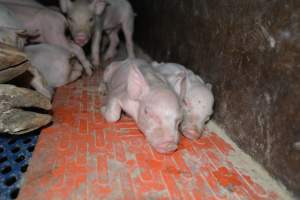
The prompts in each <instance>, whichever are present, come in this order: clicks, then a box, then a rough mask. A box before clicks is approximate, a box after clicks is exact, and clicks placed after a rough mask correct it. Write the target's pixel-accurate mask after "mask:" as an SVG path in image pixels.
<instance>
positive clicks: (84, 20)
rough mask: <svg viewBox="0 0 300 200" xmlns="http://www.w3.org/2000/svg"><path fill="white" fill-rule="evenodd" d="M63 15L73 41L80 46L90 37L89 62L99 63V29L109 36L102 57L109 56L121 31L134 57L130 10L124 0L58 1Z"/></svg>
mask: <svg viewBox="0 0 300 200" xmlns="http://www.w3.org/2000/svg"><path fill="white" fill-rule="evenodd" d="M59 2H60V7H61V10H62V12H63V13H65V14H66V16H67V20H68V24H69V27H70V32H71V35H72V37H73V39H74V41H75V43H76V44H78V45H79V46H81V47H82V46H84V45H85V44H87V43H88V41H89V40H90V39H91V38H92V45H91V52H92V63H93V64H94V65H96V66H97V65H99V63H100V47H101V38H102V32H103V31H105V32H106V33H107V35H108V37H109V41H110V43H109V47H108V50H107V52H106V53H105V55H104V59H105V60H107V59H110V58H113V57H114V56H115V55H116V52H117V51H116V48H117V46H118V44H119V36H118V33H119V31H120V30H122V31H123V33H124V37H125V41H126V48H127V53H128V57H129V58H134V57H135V54H134V44H133V39H132V35H133V29H134V15H135V14H134V12H133V9H132V7H131V5H130V3H129V2H128V1H127V0H91V1H86V0H75V1H71V0H60V1H59Z"/></svg>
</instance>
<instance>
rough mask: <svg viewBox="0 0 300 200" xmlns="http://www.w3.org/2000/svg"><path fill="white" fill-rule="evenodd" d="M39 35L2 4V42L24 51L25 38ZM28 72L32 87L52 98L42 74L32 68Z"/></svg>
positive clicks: (0, 13) (0, 21)
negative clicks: (30, 76) (29, 29)
mask: <svg viewBox="0 0 300 200" xmlns="http://www.w3.org/2000/svg"><path fill="white" fill-rule="evenodd" d="M37 35H38V33H37V32H36V31H28V29H26V28H25V26H24V25H23V23H22V21H20V20H18V19H17V17H16V16H15V14H14V13H13V12H12V11H11V10H10V9H9V8H8V7H6V6H4V5H1V4H0V42H2V43H4V44H7V45H11V46H14V47H18V48H20V49H23V47H24V43H25V38H26V37H30V36H37ZM28 71H29V72H30V73H31V74H32V75H33V78H32V79H31V80H30V85H31V86H32V87H33V88H34V89H36V90H37V91H39V92H40V93H41V94H43V95H44V96H46V97H48V98H51V97H52V95H53V90H51V88H49V87H48V84H47V83H46V82H45V79H44V77H43V76H42V74H41V73H40V72H39V71H38V70H37V69H35V68H34V67H32V66H30V67H29V69H28Z"/></svg>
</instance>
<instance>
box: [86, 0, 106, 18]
mask: <svg viewBox="0 0 300 200" xmlns="http://www.w3.org/2000/svg"><path fill="white" fill-rule="evenodd" d="M107 4H108V3H107V2H106V1H105V0H93V1H92V3H91V5H90V8H91V9H94V10H95V14H96V15H101V14H102V12H103V10H104V8H105V7H106V5H107Z"/></svg>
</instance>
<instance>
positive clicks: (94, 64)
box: [92, 59, 100, 68]
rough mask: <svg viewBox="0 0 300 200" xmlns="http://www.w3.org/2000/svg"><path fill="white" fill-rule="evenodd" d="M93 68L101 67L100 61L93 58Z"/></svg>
mask: <svg viewBox="0 0 300 200" xmlns="http://www.w3.org/2000/svg"><path fill="white" fill-rule="evenodd" d="M92 64H93V68H99V67H100V61H99V60H96V59H93V60H92Z"/></svg>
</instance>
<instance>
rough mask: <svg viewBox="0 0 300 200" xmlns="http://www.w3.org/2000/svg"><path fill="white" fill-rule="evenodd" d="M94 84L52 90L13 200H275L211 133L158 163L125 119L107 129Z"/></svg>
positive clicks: (90, 81) (80, 82)
mask: <svg viewBox="0 0 300 200" xmlns="http://www.w3.org/2000/svg"><path fill="white" fill-rule="evenodd" d="M100 76H101V73H100V72H97V73H96V74H94V76H93V77H92V78H87V77H84V78H83V79H81V80H78V81H77V82H75V83H72V84H70V85H68V86H65V87H62V88H59V89H58V90H57V92H56V95H55V99H54V111H53V112H54V123H53V125H52V126H50V127H48V128H46V129H44V130H43V131H42V134H41V136H40V138H39V141H38V144H37V146H36V149H35V151H34V155H33V158H32V160H31V163H30V166H29V169H28V172H27V173H26V176H25V182H24V184H23V187H22V188H21V192H20V195H19V199H28V200H34V199H38V200H43V199H80V200H84V199H89V200H93V199H128V200H131V199H174V200H175V199H186V200H187V199H205V200H206V199H208V200H209V199H255V200H258V199H281V198H279V196H278V194H277V192H274V191H272V190H273V189H269V187H264V186H262V185H260V184H258V183H256V182H255V181H254V179H253V178H251V177H250V176H248V175H245V174H244V173H243V172H242V171H241V170H240V169H239V167H238V166H236V165H234V164H233V163H232V162H231V161H230V159H229V154H230V153H232V152H234V151H235V150H234V148H233V146H232V145H230V144H229V143H226V142H225V141H224V140H223V139H222V138H221V137H219V136H218V134H216V133H213V132H211V131H209V130H207V134H205V136H203V137H202V138H201V139H199V140H197V141H194V142H192V141H190V140H187V139H185V138H182V140H181V143H180V147H179V150H178V151H176V152H175V153H173V154H171V155H161V154H158V153H156V152H155V151H154V150H153V149H151V147H150V146H149V145H148V144H147V142H146V141H145V138H144V136H143V134H142V133H140V132H139V130H138V129H137V127H136V125H135V123H134V122H133V121H132V120H131V119H129V118H128V117H125V116H123V117H122V119H121V120H120V121H119V122H118V123H115V124H108V123H106V122H105V121H104V120H103V118H102V117H101V115H100V112H99V110H100V103H101V99H100V96H99V95H98V92H97V86H98V82H99V80H100ZM267 188H268V189H267Z"/></svg>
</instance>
